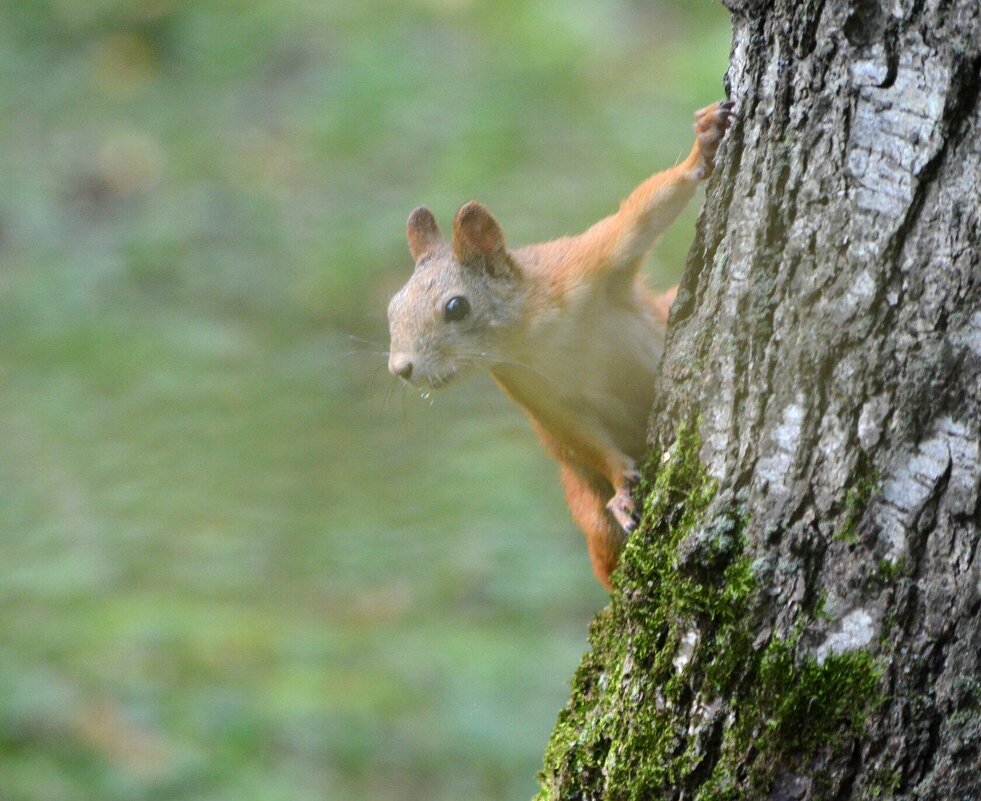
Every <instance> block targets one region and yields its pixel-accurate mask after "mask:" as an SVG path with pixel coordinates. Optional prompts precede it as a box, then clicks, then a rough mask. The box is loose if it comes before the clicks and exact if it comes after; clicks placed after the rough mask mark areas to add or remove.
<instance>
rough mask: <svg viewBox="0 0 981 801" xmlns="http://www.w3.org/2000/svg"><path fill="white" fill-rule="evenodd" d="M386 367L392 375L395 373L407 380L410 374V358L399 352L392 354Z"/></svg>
mask: <svg viewBox="0 0 981 801" xmlns="http://www.w3.org/2000/svg"><path fill="white" fill-rule="evenodd" d="M388 369H389V371H390V372H391V374H392V375H397V376H399V377H400V378H404V379H405V380H406V381H408V380H409V377H410V376H411V375H412V360H411V359H410V358H409V357H408V356H403V355H401V354H398V355H395V356H392V358H391V359H389V362H388Z"/></svg>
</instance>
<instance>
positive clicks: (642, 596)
mask: <svg viewBox="0 0 981 801" xmlns="http://www.w3.org/2000/svg"><path fill="white" fill-rule="evenodd" d="M728 5H729V7H730V9H731V10H732V12H733V23H734V33H733V47H732V63H731V67H730V70H729V73H728V76H727V80H728V84H729V89H730V96H731V97H732V98H733V99H735V100H736V102H737V104H738V107H739V114H738V121H737V123H736V125H735V127H734V129H733V130H732V131H731V133H730V135H729V137H728V140H727V142H726V143H725V144H724V145H723V150H722V151H721V157H720V163H719V168H718V170H717V172H716V175H715V177H714V178H713V180H712V183H711V185H710V186H709V189H708V192H707V199H706V205H705V208H704V210H703V213H702V217H701V220H700V223H699V230H698V234H697V239H696V242H695V244H694V246H693V249H692V252H691V255H690V257H689V262H688V267H687V271H686V274H685V277H684V280H683V283H682V286H681V290H680V292H679V295H678V299H677V301H676V304H675V308H674V310H673V312H672V315H673V316H672V321H671V327H670V332H669V341H668V346H667V350H666V355H665V360H664V362H663V365H662V378H661V382H662V383H661V387H660V398H659V401H658V403H657V405H656V407H655V409H654V412H653V415H652V418H651V427H650V438H651V444H652V458H651V461H650V462H649V464H648V466H647V468H646V473H645V475H646V483H645V485H644V486H643V487H642V488H641V492H642V493H643V494H644V520H643V523H642V525H641V527H640V529H639V530H638V531H637V532H636V533H635V534H634V536H633V537H632V538H631V540H630V542H629V543H628V546H627V549H626V552H625V554H624V558H623V562H622V566H621V570H620V571H619V576H618V579H617V582H618V583H617V589H616V591H615V592H614V596H613V599H612V603H611V605H610V607H609V608H608V609H607V610H605V611H604V612H603V613H602V614H601V615H600V616H599V617H598V619H597V620H596V622H595V623H594V625H593V627H592V631H591V635H590V638H591V650H590V652H589V653H588V654H587V655H586V657H585V658H584V660H583V663H582V665H581V667H580V669H579V671H578V673H577V675H576V677H575V679H574V682H573V689H572V696H571V698H570V700H569V703H568V705H567V707H566V709H565V710H564V711H563V712H562V713H561V715H560V718H559V722H558V725H557V727H556V730H555V733H554V735H553V737H552V741H551V742H550V744H549V748H548V751H547V753H546V758H545V768H544V771H543V773H542V777H541V781H542V792H541V795H540V798H542V799H636V800H637V801H640V799H661V798H663V799H700V800H701V801H710V800H711V799H738V798H771V799H786V800H788V801H789V800H790V799H800V800H802V799H819V798H827V799H879V798H897V799H900V798H901V799H937V801H941V799H942V800H943V801H949V800H951V799H956V800H957V801H968V800H969V799H971V800H973V799H979V798H981V672H979V649H981V634H979V606H981V557H979V554H978V541H979V518H981V509H979V483H981V466H979V459H981V453H979V450H981V448H979V430H978V429H979V420H981V211H979V196H981V102H979V96H981V4H979V3H978V0H895V2H889V3H886V2H884V0H882V2H879V0H828V1H827V2H821V1H820V0H801V1H800V2H794V0H779V2H773V3H768V2H763V1H762V0H757V1H755V2H754V1H753V0H745V2H738V1H737V0H732V2H729V3H728Z"/></svg>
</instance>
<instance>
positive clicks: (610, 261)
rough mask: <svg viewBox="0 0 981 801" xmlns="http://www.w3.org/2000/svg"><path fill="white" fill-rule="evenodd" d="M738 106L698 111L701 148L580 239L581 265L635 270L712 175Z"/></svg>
mask: <svg viewBox="0 0 981 801" xmlns="http://www.w3.org/2000/svg"><path fill="white" fill-rule="evenodd" d="M732 116H733V103H732V102H731V101H725V102H721V103H713V104H712V105H711V106H706V107H705V108H703V109H701V110H699V111H697V112H695V125H694V128H695V144H694V145H693V146H692V149H691V152H690V153H689V154H688V156H687V157H686V158H685V160H684V161H682V162H681V163H680V164H677V165H676V166H674V167H672V168H671V169H669V170H664V171H662V172H658V173H655V174H654V175H652V176H651V177H650V178H648V179H647V180H646V181H644V182H643V183H642V184H641V185H640V186H638V187H637V188H636V189H634V191H633V192H631V193H630V195H628V197H627V199H626V200H624V201H623V203H621V204H620V210H619V211H618V212H617V213H616V214H613V215H611V216H609V217H606V218H604V219H602V220H600V221H599V222H598V223H596V224H595V225H594V226H592V227H591V228H590V229H589V230H587V231H586V232H584V233H583V234H582V235H580V236H579V237H578V240H577V243H576V248H577V249H578V251H579V253H578V254H577V255H579V256H580V258H578V259H577V260H576V261H577V263H581V264H588V265H591V268H590V272H593V273H596V274H602V273H609V272H611V271H615V270H627V271H632V270H634V269H636V268H637V267H638V266H639V265H640V262H641V259H642V258H643V256H644V254H645V253H647V251H648V250H650V248H651V245H653V244H654V240H655V239H657V237H658V236H660V235H661V234H662V233H663V232H664V231H665V230H666V229H667V228H668V227H669V226H670V225H671V223H673V222H674V221H675V220H676V219H677V217H678V215H679V214H680V213H681V212H682V210H683V209H684V208H685V206H686V205H687V204H688V201H689V200H691V198H692V197H693V196H694V194H695V188H696V186H697V185H698V183H699V182H700V181H702V180H704V179H706V178H708V177H709V176H710V175H711V174H712V170H713V169H714V168H715V153H716V151H717V150H718V148H719V143H720V142H721V141H722V137H723V136H724V135H725V132H726V130H727V129H728V128H729V125H730V123H731V121H732Z"/></svg>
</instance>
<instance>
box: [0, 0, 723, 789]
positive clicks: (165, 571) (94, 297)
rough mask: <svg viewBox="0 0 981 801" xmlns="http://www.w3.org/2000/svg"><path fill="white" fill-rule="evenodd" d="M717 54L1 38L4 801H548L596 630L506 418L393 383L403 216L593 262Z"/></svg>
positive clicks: (380, 21)
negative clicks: (592, 252)
mask: <svg viewBox="0 0 981 801" xmlns="http://www.w3.org/2000/svg"><path fill="white" fill-rule="evenodd" d="M728 38H729V23H728V17H727V15H726V13H725V12H724V10H723V9H722V7H721V5H719V4H716V3H714V2H691V0H674V1H672V2H668V1H666V0H662V1H661V2H653V1H648V0H633V1H632V2H627V1H626V0H616V1H614V2H608V3H597V2H595V0H563V1H562V2H559V0H550V1H549V0H546V1H545V2H542V1H541V0H495V2H476V0H409V1H408V2H399V3H395V2H382V1H381V0H319V2H318V1H317V0H251V1H250V2H246V1H245V0H240V1H238V2H236V1H235V0H201V1H200V2H178V1H177V0H12V1H11V2H4V3H2V5H0V187H2V192H0V799H3V801H19V800H20V799H31V800H32V801H33V800H34V799H38V800H39V801H60V800H61V799H65V800H66V801H68V800H70V801H78V800H79V799H99V800H100V801H112V800H113V799H126V800H127V801H132V800H133V799H256V800H257V801H266V800H267V799H269V800H273V799H277V800H278V799H283V801H286V800H287V799H288V800H289V801H303V799H318V800H319V799H331V801H347V800H348V799H382V800H384V799H420V801H421V800H422V799H426V801H434V800H435V801H440V800H442V799H446V800H447V801H449V799H454V800H455V801H457V800H458V799H470V800H476V801H479V800H480V799H495V801H500V800H501V799H526V798H528V797H530V796H531V795H532V793H533V792H534V790H535V786H536V783H535V774H536V772H537V770H538V769H539V766H540V759H541V755H542V751H543V748H544V745H545V742H546V739H547V737H548V734H549V732H550V731H551V728H552V726H553V724H554V721H555V718H556V714H557V712H558V710H559V709H560V707H561V705H562V703H563V702H564V699H565V697H566V691H567V686H568V681H569V678H570V677H571V675H572V672H573V671H574V669H575V666H576V664H577V662H578V659H579V656H580V654H581V652H582V651H583V649H584V647H585V638H586V627H587V624H588V621H589V619H590V618H591V616H592V615H593V614H594V613H595V611H596V610H597V609H599V608H600V607H602V605H603V604H604V603H605V596H604V594H603V592H602V590H601V589H600V587H599V585H597V584H596V583H595V581H594V580H593V578H592V576H591V574H590V571H589V566H588V562H587V559H586V555H585V550H584V547H583V543H582V538H581V536H580V534H579V533H578V531H577V530H576V529H575V528H574V527H573V525H572V523H571V522H570V521H569V518H568V515H567V512H566V510H565V508H564V506H563V502H562V497H561V492H560V490H559V486H558V481H557V475H556V474H557V471H556V468H555V467H554V465H552V464H551V463H550V462H549V461H548V459H547V458H546V457H545V455H544V454H543V453H542V452H541V450H540V448H539V447H538V445H537V443H536V442H535V440H534V436H533V434H532V432H531V429H530V426H529V425H528V423H527V422H526V421H525V420H524V418H523V417H522V416H521V414H520V413H519V412H518V411H517V410H516V409H514V408H512V407H511V406H509V405H508V404H507V403H506V401H505V400H504V399H503V398H502V397H499V394H498V393H497V392H496V390H495V389H494V388H493V386H492V385H491V383H490V382H489V381H488V380H487V379H484V378H477V379H473V380H471V381H469V382H467V383H465V384H461V385H459V386H456V387H453V388H451V389H448V390H446V391H444V392H442V393H439V394H437V395H436V396H434V397H433V398H431V399H429V400H424V399H421V398H420V397H419V396H418V395H417V394H414V393H412V392H407V391H405V390H404V389H403V388H401V387H399V386H397V385H396V384H395V382H394V381H393V380H392V379H391V378H390V377H389V376H388V374H387V372H386V371H385V357H384V355H383V351H384V350H385V348H386V339H387V335H386V325H385V307H386V304H387V299H388V297H389V295H390V294H391V293H392V292H393V291H394V290H395V289H396V288H397V287H398V286H399V285H400V283H401V282H402V281H403V280H404V279H405V277H406V276H407V275H408V271H409V270H410V266H411V265H410V260H409V258H408V254H407V252H406V247H405V243H404V239H403V230H404V228H403V226H404V221H405V217H406V216H407V213H408V212H409V210H410V209H412V208H413V207H414V206H416V205H418V204H420V203H426V204H427V205H429V206H430V207H431V208H432V209H433V210H434V211H435V212H436V214H437V217H438V218H439V219H440V220H441V222H442V224H443V226H444V229H445V228H448V227H449V223H450V221H451V219H452V214H453V212H454V211H455V209H456V208H457V207H458V206H459V205H460V204H461V203H463V202H464V201H466V200H469V199H470V198H474V197H476V198H479V199H480V200H482V201H483V202H485V203H487V204H488V205H489V206H490V207H491V208H492V209H493V210H494V211H495V213H496V214H497V216H498V219H499V220H500V221H501V222H502V224H503V225H504V227H505V230H506V232H507V234H508V238H509V240H510V241H511V242H512V243H515V244H521V243H527V242H531V241H537V240H540V239H544V238H549V237H552V236H556V235H559V234H563V233H571V232H575V231H577V230H580V229H582V228H584V227H585V226H586V225H588V224H589V223H591V222H592V221H594V220H595V219H598V218H599V217H600V216H602V215H604V214H606V213H608V212H610V211H612V210H613V209H614V208H615V207H616V203H617V201H618V200H619V198H621V197H622V196H624V195H625V194H626V193H627V192H628V191H629V190H630V189H631V188H632V187H633V186H634V185H635V184H636V183H638V182H639V181H640V180H641V179H643V178H644V177H646V175H647V174H649V173H650V172H651V171H652V170H654V169H659V168H663V167H665V166H668V165H670V164H672V163H673V162H675V160H676V159H678V158H679V157H680V156H682V155H683V154H684V153H685V152H687V149H688V147H689V145H690V138H691V128H690V123H691V113H692V111H693V110H694V109H696V108H698V107H700V106H702V105H705V104H707V103H709V102H711V101H712V100H715V99H717V98H718V97H720V95H721V91H722V90H721V76H722V73H723V71H724V69H725V65H726V61H727V53H728ZM694 213H695V212H694V209H692V210H691V212H690V213H689V214H688V215H687V216H686V217H685V218H684V220H683V221H682V223H681V224H679V225H677V226H676V227H675V228H673V229H672V230H671V232H670V233H669V234H668V235H667V236H666V237H665V238H664V240H663V241H662V242H661V244H660V245H659V246H658V249H657V251H656V253H655V258H654V262H653V264H652V266H651V268H650V272H651V274H652V276H653V279H654V282H655V283H659V284H661V285H663V286H667V285H669V284H670V283H672V282H673V281H674V280H675V279H676V278H677V276H678V274H679V273H680V269H681V266H682V264H683V261H684V254H685V252H686V250H687V247H688V244H689V242H690V241H691V236H692V226H693V220H694Z"/></svg>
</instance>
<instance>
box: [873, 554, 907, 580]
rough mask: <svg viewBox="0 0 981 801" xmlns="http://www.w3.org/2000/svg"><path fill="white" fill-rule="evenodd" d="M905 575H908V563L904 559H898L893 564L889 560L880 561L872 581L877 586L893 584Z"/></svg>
mask: <svg viewBox="0 0 981 801" xmlns="http://www.w3.org/2000/svg"><path fill="white" fill-rule="evenodd" d="M907 575H909V563H908V561H907V560H906V558H905V557H900V558H899V559H897V560H896V561H895V562H894V561H892V560H890V559H880V560H879V563H878V564H877V565H876V568H875V573H873V574H872V579H873V580H874V581H876V582H878V583H879V584H884V585H888V584H895V583H896V582H897V581H899V580H900V579H901V578H903V577H904V576H907Z"/></svg>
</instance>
